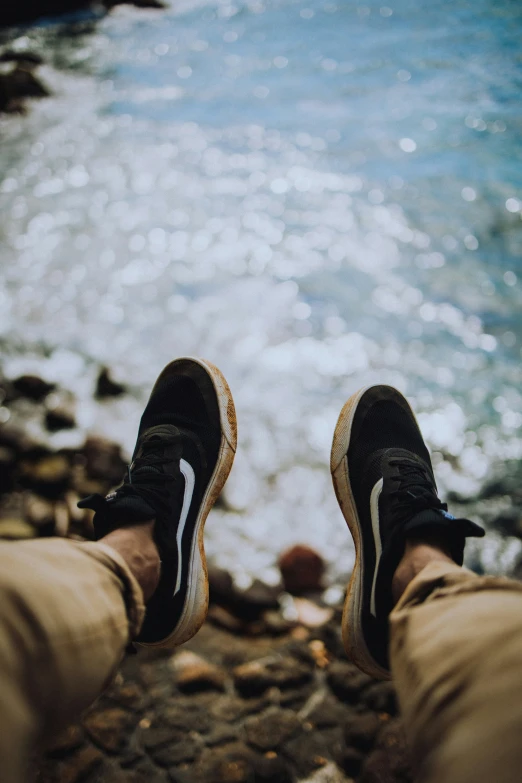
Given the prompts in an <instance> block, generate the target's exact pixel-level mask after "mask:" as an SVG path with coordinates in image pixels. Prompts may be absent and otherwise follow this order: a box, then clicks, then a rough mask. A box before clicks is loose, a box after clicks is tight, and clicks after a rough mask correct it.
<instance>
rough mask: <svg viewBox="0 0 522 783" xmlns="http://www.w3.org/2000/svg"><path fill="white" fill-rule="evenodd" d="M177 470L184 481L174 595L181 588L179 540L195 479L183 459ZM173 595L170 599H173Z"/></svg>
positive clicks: (191, 470) (181, 536)
mask: <svg viewBox="0 0 522 783" xmlns="http://www.w3.org/2000/svg"><path fill="white" fill-rule="evenodd" d="M179 469H180V471H181V472H182V473H183V478H184V479H185V492H184V494H183V505H182V507H181V516H180V518H179V523H178V531H177V533H176V544H177V545H178V578H177V580H176V587H175V588H174V595H176V593H177V592H179V588H180V587H181V572H182V570H183V569H182V565H183V564H182V560H181V540H182V538H183V531H184V530H185V524H186V522H187V517H188V512H189V508H190V504H191V502H192V495H193V494H194V485H195V483H196V477H195V475H194V470H193V468H192V466H191V465H189V464H188V462H187V461H186V460H184V459H180V461H179ZM174 595H173V596H172V597H174Z"/></svg>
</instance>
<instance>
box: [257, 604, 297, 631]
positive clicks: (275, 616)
mask: <svg viewBox="0 0 522 783" xmlns="http://www.w3.org/2000/svg"><path fill="white" fill-rule="evenodd" d="M261 619H262V621H263V624H264V627H265V630H266V631H267V632H268V633H269V634H272V635H273V636H281V635H282V634H285V633H288V631H289V630H290V628H292V625H293V623H291V622H289V621H288V620H285V618H284V617H283V615H282V614H281V612H279V611H276V610H275V609H271V610H269V611H267V612H264V613H263V615H262V618H261Z"/></svg>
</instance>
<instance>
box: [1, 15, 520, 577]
mask: <svg viewBox="0 0 522 783" xmlns="http://www.w3.org/2000/svg"><path fill="white" fill-rule="evenodd" d="M521 34H522V8H521V7H520V5H519V4H518V3H513V2H491V1H489V2H486V1H485V0H482V1H480V0H479V1H478V2H474V3H468V2H451V3H450V2H431V3H428V2H426V1H425V0H421V1H420V2H415V3H414V2H408V1H407V0H396V1H394V2H393V4H391V5H390V6H388V5H382V4H381V3H380V2H370V3H366V4H364V5H362V4H357V3H352V2H344V3H339V4H335V3H333V2H326V3H325V2H319V1H318V0H314V2H308V1H306V2H270V3H263V2H260V1H259V0H255V1H254V2H251V3H243V2H242V3H237V4H232V3H228V2H221V3H214V2H205V3H201V2H188V1H187V2H183V3H182V4H176V7H175V8H172V9H170V10H168V11H167V12H165V13H161V12H160V13H156V12H142V11H138V10H135V9H123V8H122V9H118V10H117V12H115V13H114V14H113V15H112V16H111V17H106V18H105V19H100V20H92V19H91V20H87V21H85V20H84V21H82V22H78V21H76V22H75V21H72V22H71V21H70V22H68V23H65V22H63V23H60V24H59V25H57V24H56V23H48V24H43V25H41V26H37V27H34V28H31V29H30V30H29V31H25V32H22V31H21V32H20V34H18V33H16V34H13V35H12V36H11V37H12V38H14V41H13V42H12V45H13V46H15V47H17V48H19V49H23V48H30V49H32V50H37V51H40V52H42V53H43V54H44V56H45V58H46V60H47V63H48V64H47V66H46V67H45V68H44V69H42V78H43V79H44V80H45V81H46V82H47V83H48V84H49V85H50V86H51V87H52V89H53V91H54V96H53V97H52V98H50V99H48V100H46V101H42V102H40V103H37V104H36V103H35V104H33V106H32V107H31V111H30V113H29V115H28V116H27V117H24V118H12V117H10V118H7V119H3V120H2V121H1V123H0V132H1V135H2V163H3V167H2V183H1V185H0V191H1V192H0V204H1V207H2V217H1V218H0V220H1V232H2V235H3V238H4V241H3V243H2V247H1V249H0V263H1V265H2V287H1V288H0V300H1V302H2V307H1V308H0V322H1V325H2V333H3V336H4V340H5V347H6V350H5V353H6V357H5V369H6V371H8V372H15V371H19V370H21V369H31V368H33V369H34V368H37V369H38V371H39V372H42V373H44V374H46V375H48V376H49V377H52V378H57V379H60V380H61V381H62V382H64V383H65V384H66V385H68V386H70V387H71V388H73V389H75V390H76V391H77V393H78V394H79V396H80V398H82V399H83V400H84V402H83V403H82V405H81V406H80V407H79V410H78V419H79V423H80V425H81V428H82V431H83V430H84V429H96V430H98V431H103V432H105V433H106V434H107V435H109V436H111V437H118V438H121V439H122V440H123V442H124V443H125V444H126V446H127V448H130V447H131V446H132V442H133V431H134V429H135V424H136V422H137V417H138V415H139V409H140V406H141V404H142V401H143V399H144V396H145V394H146V392H147V389H148V388H149V387H150V384H151V382H152V381H153V379H154V377H155V375H156V374H157V372H158V370H159V369H160V368H161V367H162V365H163V364H164V363H166V362H167V361H168V360H169V359H170V358H172V357H174V356H177V355H181V354H198V355H203V356H206V357H208V358H209V359H211V360H212V361H214V362H216V363H217V364H219V365H220V366H221V367H222V369H223V371H224V372H225V374H226V376H227V378H228V379H229V381H230V384H231V386H232V390H233V392H234V396H235V398H236V403H237V409H238V416H239V437H240V450H239V452H238V457H237V460H236V466H235V469H234V472H233V475H232V478H231V480H230V482H229V485H228V486H227V501H228V503H229V507H230V508H229V510H227V511H219V512H216V514H215V515H214V519H213V520H212V521H211V522H210V523H209V525H208V547H209V551H210V552H211V553H212V554H213V555H214V556H215V557H216V558H217V559H218V560H219V561H220V562H221V563H222V564H224V565H227V566H233V567H234V568H235V571H236V574H237V575H238V578H239V579H241V578H243V579H244V580H247V579H248V576H249V574H250V573H252V572H254V571H256V572H263V573H265V574H266V575H267V578H269V577H270V573H271V572H270V568H271V566H272V564H273V561H274V557H275V555H277V553H278V552H279V551H280V550H281V549H282V548H283V547H284V546H286V545H288V544H290V543H292V542H294V541H301V540H304V541H308V542H310V543H312V544H314V545H315V546H317V547H318V548H319V549H320V551H321V552H323V553H324V554H325V556H326V557H327V558H328V560H329V562H330V563H331V564H332V573H333V574H334V576H335V575H340V574H344V573H345V572H346V571H347V570H348V569H349V568H350V565H351V560H352V553H351V549H350V547H349V544H348V543H347V542H346V531H345V528H344V524H343V522H342V518H341V516H340V513H339V511H338V509H337V506H336V503H335V500H334V498H333V495H332V491H331V487H330V479H329V475H328V469H327V461H328V453H329V447H330V441H331V435H332V432H333V427H334V424H335V420H336V417H337V414H338V411H339V409H340V407H341V405H342V403H343V402H344V400H345V398H346V396H347V395H348V394H350V393H352V392H353V391H354V390H355V389H357V388H358V387H359V386H361V385H364V384H367V383H373V382H378V381H384V382H388V383H392V384H394V385H397V386H398V387H399V388H400V389H402V390H403V391H404V392H405V393H407V394H408V395H409V396H410V397H411V399H412V401H413V403H414V405H415V406H416V409H417V410H418V411H419V413H420V421H421V424H422V426H423V429H424V431H425V433H426V435H427V437H428V440H429V441H430V444H431V446H432V448H433V449H434V450H435V451H436V454H435V460H436V462H437V465H438V476H439V479H440V484H441V486H442V489H443V491H448V490H454V491H457V492H460V493H462V494H464V495H466V494H472V493H473V492H475V491H476V490H477V489H478V488H479V487H480V486H481V485H482V484H483V483H484V481H485V480H486V479H487V478H488V477H489V476H490V475H491V474H492V471H494V470H495V469H498V466H499V465H501V464H502V461H503V460H505V459H508V458H516V459H518V458H520V456H521V454H522V439H521V437H520V433H521V429H520V428H521V425H522V397H521V392H520V376H521V373H520V369H519V368H520V358H521V338H522V321H521V318H520V304H521V300H522V288H521V282H520V281H521V279H522V260H521V252H520V251H521V248H522V223H521V214H522V151H521V149H522V148H521V145H520V139H521V129H522V110H521V103H520V98H519V96H520V87H521V81H522V58H521V51H522V50H521V48H520V43H519V42H520V39H521ZM44 350H45V352H46V354H47V355H46V357H42V352H43V351H44ZM100 361H103V362H107V363H109V364H110V365H111V366H112V367H114V368H115V372H116V373H117V374H118V375H119V377H120V378H122V379H123V380H125V381H126V382H128V383H130V384H131V386H132V388H133V392H134V395H135V398H134V397H133V399H132V400H129V401H127V402H125V403H124V404H122V405H119V406H117V405H114V406H111V405H109V406H103V407H96V406H94V405H93V404H92V403H91V402H90V401H89V399H88V397H89V393H90V391H91V389H92V383H93V378H94V375H95V372H96V366H97V363H98V362H100ZM82 436H83V435H82V432H79V433H72V434H69V435H58V436H56V438H57V442H65V441H66V440H67V439H69V440H67V442H70V439H74V438H77V439H81V437H82ZM60 438H61V440H60ZM499 546H500V544H499ZM238 550H240V551H241V553H242V556H241V562H240V563H239V564H238V563H237V552H238Z"/></svg>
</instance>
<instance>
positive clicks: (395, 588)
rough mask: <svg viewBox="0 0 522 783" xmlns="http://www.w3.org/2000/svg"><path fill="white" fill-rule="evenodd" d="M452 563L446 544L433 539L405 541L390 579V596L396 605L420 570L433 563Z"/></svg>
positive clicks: (413, 538) (408, 539)
mask: <svg viewBox="0 0 522 783" xmlns="http://www.w3.org/2000/svg"><path fill="white" fill-rule="evenodd" d="M437 561H438V562H443V563H454V562H455V561H454V560H453V558H452V557H451V555H450V552H449V547H448V546H447V544H446V542H445V541H443V540H441V539H439V538H435V537H431V536H430V537H424V538H423V539H420V538H416V537H410V538H407V539H406V546H405V549H404V554H403V556H402V558H401V561H400V563H399V565H398V566H397V568H396V569H395V573H394V575H393V579H392V596H393V601H394V603H397V601H398V600H399V598H400V597H401V595H402V594H403V593H404V591H405V590H406V588H407V587H408V585H409V583H410V582H411V581H412V579H414V578H415V577H416V576H417V574H418V573H420V572H421V571H422V569H423V568H424V567H425V566H427V565H428V563H433V562H437Z"/></svg>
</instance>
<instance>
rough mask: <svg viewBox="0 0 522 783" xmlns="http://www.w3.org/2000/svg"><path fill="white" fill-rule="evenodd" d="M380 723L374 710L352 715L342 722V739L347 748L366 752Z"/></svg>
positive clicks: (373, 740)
mask: <svg viewBox="0 0 522 783" xmlns="http://www.w3.org/2000/svg"><path fill="white" fill-rule="evenodd" d="M381 725H382V723H381V721H380V720H379V718H378V716H377V715H376V714H375V712H364V713H360V714H355V715H352V716H350V718H348V720H346V722H345V724H344V741H345V742H346V745H347V746H348V747H349V748H356V749H357V750H360V751H362V752H366V751H368V750H369V749H370V748H371V747H372V745H373V743H374V742H375V737H376V736H377V734H378V732H379V729H380V728H381Z"/></svg>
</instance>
